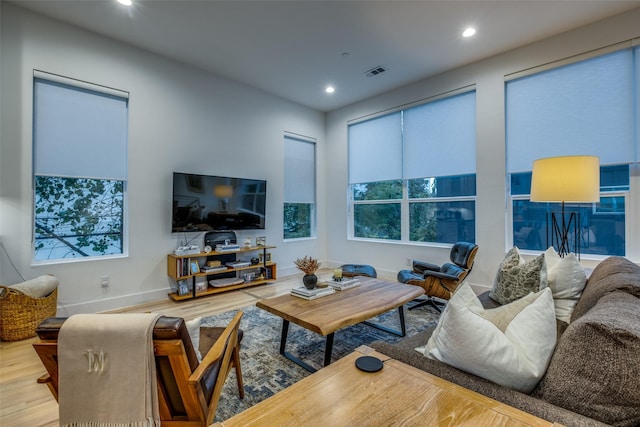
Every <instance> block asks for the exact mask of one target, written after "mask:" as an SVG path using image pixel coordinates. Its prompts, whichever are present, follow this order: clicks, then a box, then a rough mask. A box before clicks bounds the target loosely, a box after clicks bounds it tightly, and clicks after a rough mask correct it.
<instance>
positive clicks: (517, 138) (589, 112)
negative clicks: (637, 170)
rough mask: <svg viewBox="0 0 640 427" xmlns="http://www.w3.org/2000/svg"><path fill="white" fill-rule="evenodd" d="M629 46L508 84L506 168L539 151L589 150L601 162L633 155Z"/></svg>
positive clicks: (522, 166) (522, 164)
mask: <svg viewBox="0 0 640 427" xmlns="http://www.w3.org/2000/svg"><path fill="white" fill-rule="evenodd" d="M633 93H634V82H633V55H632V50H631V49H625V50H622V51H618V52H614V53H610V54H606V55H603V56H599V57H596V58H592V59H588V60H585V61H581V62H577V63H574V64H570V65H566V66H563V67H560V68H556V69H552V70H549V71H544V72H541V73H538V74H534V75H530V76H528V77H523V78H520V79H517V80H513V81H509V82H508V83H507V84H506V109H507V111H506V121H507V123H506V129H507V135H506V136H507V169H508V171H509V172H510V173H514V172H524V171H530V170H531V168H532V165H533V161H534V160H536V159H538V158H542V157H556V156H568V155H576V154H579V155H591V156H598V157H600V164H601V165H607V164H620V163H631V162H633V161H634V159H635V153H634V151H635V148H634V145H635V141H634V129H635V126H634V114H635V113H634V111H635V108H634V95H633Z"/></svg>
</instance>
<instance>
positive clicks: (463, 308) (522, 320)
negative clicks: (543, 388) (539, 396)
mask: <svg viewBox="0 0 640 427" xmlns="http://www.w3.org/2000/svg"><path fill="white" fill-rule="evenodd" d="M555 344H556V319H555V311H554V306H553V298H552V296H551V290H550V289H544V290H542V291H539V292H537V293H535V294H529V295H528V296H526V297H524V298H521V299H519V300H517V301H515V302H513V303H511V304H507V305H504V306H502V307H498V308H494V309H490V310H485V309H484V308H483V307H482V304H481V303H480V301H479V300H478V298H477V297H476V295H475V293H474V292H473V290H472V289H471V287H470V286H469V285H468V284H466V283H465V284H463V285H462V286H461V287H459V288H458V290H457V291H456V293H455V294H454V295H453V297H452V298H451V300H450V301H449V303H448V304H447V307H446V308H445V310H444V312H443V313H442V316H440V320H439V322H438V326H437V327H436V329H435V330H434V332H433V334H432V335H431V338H430V339H429V341H428V343H427V345H426V346H425V347H419V348H417V349H416V350H417V351H420V352H422V353H423V354H424V355H425V356H427V357H430V358H432V359H437V360H439V361H441V362H444V363H447V364H449V365H451V366H454V367H456V368H458V369H461V370H463V371H466V372H470V373H472V374H474V375H477V376H479V377H482V378H485V379H488V380H490V381H493V382H495V383H497V384H499V385H502V386H504V387H508V388H510V389H514V390H518V391H521V392H523V393H528V392H530V391H531V390H533V388H534V387H535V386H536V384H537V383H538V381H539V380H540V378H542V376H543V375H544V373H545V371H546V369H547V364H548V362H549V359H550V358H551V355H552V353H553V349H554V348H555Z"/></svg>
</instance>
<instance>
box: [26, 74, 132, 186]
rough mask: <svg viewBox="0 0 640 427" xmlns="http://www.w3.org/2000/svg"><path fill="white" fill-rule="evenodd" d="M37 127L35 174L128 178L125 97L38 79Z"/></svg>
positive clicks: (35, 124)
mask: <svg viewBox="0 0 640 427" xmlns="http://www.w3.org/2000/svg"><path fill="white" fill-rule="evenodd" d="M85 86H86V85H85ZM33 126H34V129H33V132H34V172H35V174H36V175H49V176H64V177H74V178H96V179H116V180H126V177H127V99H126V98H122V97H118V96H114V95H110V94H105V93H103V92H99V91H92V90H88V89H86V88H78V87H74V86H70V85H67V84H63V83H59V82H53V81H49V80H44V79H39V78H36V80H35V84H34V125H33Z"/></svg>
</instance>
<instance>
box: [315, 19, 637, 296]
mask: <svg viewBox="0 0 640 427" xmlns="http://www.w3.org/2000/svg"><path fill="white" fill-rule="evenodd" d="M638 22H640V9H635V10H633V11H631V12H628V13H626V14H623V15H619V16H617V17H613V18H611V19H608V20H605V21H601V22H598V23H595V24H593V25H590V26H587V27H583V28H580V29H577V30H574V31H570V32H567V33H564V34H561V35H559V36H557V37H553V38H550V39H546V40H544V41H541V42H538V43H535V44H531V45H528V46H525V47H522V48H519V49H515V50H513V51H510V52H507V53H504V54H501V55H498V56H496V57H493V58H490V59H488V60H484V61H481V62H478V63H474V64H471V65H468V66H465V67H461V68H458V69H456V70H452V71H449V72H446V73H443V74H441V75H439V76H436V77H433V78H430V79H427V80H424V81H421V82H418V83H416V84H413V85H409V86H405V87H402V88H400V89H398V90H394V91H391V92H388V93H386V94H384V95H381V96H378V97H375V98H372V99H368V100H366V101H363V102H360V103H357V104H354V105H351V106H348V107H345V108H343V109H340V110H336V111H333V112H331V113H329V114H328V117H327V141H328V144H327V147H326V148H327V152H326V157H327V158H330V159H333V161H336V162H338V164H336V165H335V172H334V173H332V174H328V175H327V188H328V189H331V190H330V191H328V192H327V215H326V218H327V223H328V224H332V228H331V229H330V230H329V233H328V235H327V239H328V242H327V243H328V254H329V258H330V261H334V262H336V263H339V262H343V261H346V260H350V261H353V262H358V263H368V264H372V265H374V266H376V268H377V269H378V270H379V271H383V272H385V273H387V274H395V273H396V272H397V271H398V270H401V269H405V268H407V267H406V261H407V258H412V259H420V260H428V261H431V262H438V263H442V262H446V261H448V255H449V248H448V247H447V248H436V247H433V246H431V247H429V246H418V245H408V244H393V243H370V242H363V241H357V240H351V241H350V240H347V238H346V236H347V223H346V218H347V200H346V197H345V190H346V187H347V161H348V159H347V122H348V121H349V120H353V119H356V118H359V117H362V116H365V115H368V114H373V113H376V112H380V111H383V110H386V109H390V108H394V107H397V106H401V105H404V104H407V103H411V102H415V101H418V100H421V99H425V98H428V97H430V96H434V95H438V94H441V93H445V92H447V91H449V90H453V89H457V88H460V87H464V86H468V85H475V86H476V90H477V115H478V116H477V147H476V153H477V201H476V215H477V216H476V242H477V243H478V245H479V246H480V249H479V251H478V257H477V259H476V264H475V266H474V270H473V272H472V273H471V275H470V277H469V280H470V281H471V282H472V283H473V284H476V285H480V286H490V285H491V284H492V282H493V278H494V275H495V271H496V269H497V267H498V264H499V262H500V260H501V259H502V257H503V256H504V254H505V252H506V250H507V249H508V247H509V246H510V243H508V242H506V228H507V226H506V172H505V133H504V128H505V117H504V76H505V75H507V74H510V73H513V72H516V71H520V70H524V69H527V68H530V67H535V66H538V65H542V64H545V63H548V62H551V61H556V60H559V59H563V58H567V57H570V56H573V55H576V54H581V53H584V52H588V51H590V50H593V49H598V48H601V47H604V46H607V45H611V44H614V43H617V42H621V41H625V40H630V39H632V38H635V37H638V36H640V26H639V25H638ZM471 42H473V40H472V41H471ZM424 155H425V156H429V155H434V156H437V155H438V153H437V152H433V153H424ZM443 161H455V159H443ZM636 175H637V174H636ZM632 187H635V189H636V190H635V193H634V194H635V197H636V199H635V200H636V201H635V204H636V206H637V203H638V201H637V200H638V198H640V195H639V194H638V189H639V188H640V182H639V178H638V177H637V176H636V177H634V178H633V182H632ZM629 216H630V217H631V219H633V218H634V217H636V218H637V216H638V211H637V207H636V208H635V209H633V210H632V211H631V215H629ZM635 224H636V225H635V226H634V227H632V228H631V236H628V238H627V240H628V241H629V242H631V244H632V245H635V246H634V247H633V251H632V253H631V254H629V255H631V256H632V259H635V260H636V261H638V259H639V258H640V256H638V254H639V253H640V250H639V249H638V243H637V242H638V241H640V230H638V227H637V224H638V223H637V220H636V222H635ZM582 259H583V264H585V265H590V264H591V265H593V263H594V262H595V261H593V260H592V261H589V260H588V257H587V256H584V255H583V256H582Z"/></svg>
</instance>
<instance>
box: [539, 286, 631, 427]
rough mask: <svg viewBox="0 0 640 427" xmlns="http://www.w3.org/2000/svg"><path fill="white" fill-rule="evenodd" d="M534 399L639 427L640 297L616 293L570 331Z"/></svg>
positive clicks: (560, 344) (576, 322)
mask: <svg viewBox="0 0 640 427" xmlns="http://www.w3.org/2000/svg"><path fill="white" fill-rule="evenodd" d="M532 395H533V396H535V397H538V398H541V399H543V400H545V401H547V402H549V403H552V404H554V405H556V406H560V407H562V408H565V409H569V410H570V411H573V412H577V413H579V414H582V415H586V416H587V417H590V418H594V419H596V420H599V421H602V422H604V423H606V424H611V425H615V426H627V427H631V426H640V298H638V297H636V296H634V295H631V294H629V293H626V292H624V291H611V292H610V293H608V294H606V295H604V296H602V297H601V298H600V299H599V300H598V302H597V303H596V305H595V306H594V307H593V308H592V309H591V310H589V311H588V312H587V313H585V314H584V315H583V316H581V317H580V318H578V319H574V320H573V322H571V324H570V325H569V326H568V327H567V330H566V331H565V332H564V334H562V337H561V338H560V340H559V341H558V347H557V349H556V351H555V353H554V354H553V357H552V358H551V361H550V362H549V368H548V370H547V373H546V374H545V376H544V378H543V379H542V381H540V383H539V384H538V386H537V387H536V389H535V390H534V392H533V394H532Z"/></svg>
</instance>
